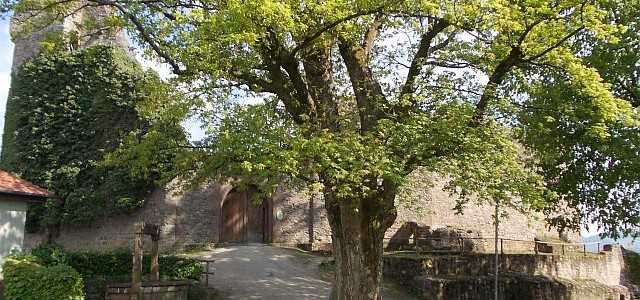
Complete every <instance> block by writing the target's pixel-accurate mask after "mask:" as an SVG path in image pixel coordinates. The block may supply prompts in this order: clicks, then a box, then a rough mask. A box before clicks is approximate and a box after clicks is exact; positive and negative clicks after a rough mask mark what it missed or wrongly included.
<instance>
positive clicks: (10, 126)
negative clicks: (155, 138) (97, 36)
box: [0, 46, 161, 230]
mask: <svg viewBox="0 0 640 300" xmlns="http://www.w3.org/2000/svg"><path fill="white" fill-rule="evenodd" d="M154 85H155V86H160V85H161V82H160V80H159V79H158V78H157V76H156V75H155V74H153V73H150V72H143V71H142V70H141V68H140V66H139V64H138V63H137V62H135V61H134V60H133V59H132V58H129V57H128V56H127V54H125V53H124V52H123V51H122V50H120V49H119V48H115V47H112V46H93V47H90V48H87V49H83V50H80V51H72V52H52V53H48V54H42V55H40V56H38V57H37V58H35V59H33V60H31V61H29V62H26V63H25V64H24V65H23V66H22V67H21V68H20V70H19V71H18V72H17V74H14V77H13V80H12V87H11V91H10V96H9V100H8V111H7V125H6V127H5V128H6V129H5V130H6V134H5V135H4V142H3V151H2V157H0V163H1V166H2V168H3V169H6V170H9V171H13V172H16V173H18V174H20V175H21V176H22V177H23V178H24V179H26V180H29V181H31V182H33V183H35V184H37V185H40V186H42V187H45V188H48V189H50V190H53V191H55V193H56V194H55V196H54V197H52V198H51V199H49V201H48V202H47V203H46V205H44V206H34V207H32V208H31V209H30V210H29V216H28V222H27V230H34V229H37V228H38V227H39V224H40V222H41V221H43V222H44V223H45V224H59V223H65V224H76V225H79V224H85V223H87V222H90V221H91V220H94V219H96V218H99V217H106V216H111V215H115V214H120V213H127V212H131V211H132V210H134V209H135V208H137V207H140V206H141V205H143V204H144V199H145V197H146V196H147V195H148V194H149V192H150V190H151V188H152V186H153V179H154V178H151V177H148V178H147V179H143V178H140V177H134V176H131V173H130V171H129V170H128V168H127V167H126V166H125V167H114V166H109V165H106V164H104V163H103V157H104V155H105V154H107V153H109V152H110V151H112V150H113V149H115V148H116V147H118V146H119V145H120V144H121V142H122V141H123V138H124V137H125V135H127V134H128V133H129V132H131V131H134V130H144V129H145V128H147V127H148V123H147V122H146V121H144V120H142V118H141V117H140V116H139V115H138V112H137V111H136V105H137V103H138V102H140V101H141V100H143V99H145V98H147V97H149V94H151V92H147V91H149V90H150V89H152V88H153V86H154ZM153 93H155V94H154V95H156V96H158V95H159V94H158V93H157V92H153Z"/></svg>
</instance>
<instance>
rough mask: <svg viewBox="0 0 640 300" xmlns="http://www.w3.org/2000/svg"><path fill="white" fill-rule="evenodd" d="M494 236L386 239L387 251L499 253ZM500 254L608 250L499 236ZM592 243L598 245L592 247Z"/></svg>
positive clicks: (601, 246) (385, 246) (583, 244)
mask: <svg viewBox="0 0 640 300" xmlns="http://www.w3.org/2000/svg"><path fill="white" fill-rule="evenodd" d="M495 245H496V243H495V239H494V238H479V237H419V238H415V237H410V238H393V237H391V238H385V239H384V249H385V252H398V251H403V252H417V253H463V252H466V253H495V252H496V249H495ZM497 245H498V249H497V250H498V252H499V253H500V254H527V253H532V254H557V255H568V254H575V253H582V254H583V255H585V256H586V255H588V254H589V253H597V254H599V253H601V252H602V251H606V250H607V249H605V247H604V246H605V244H604V243H601V242H593V243H561V242H545V241H537V240H534V241H531V240H519V239H510V238H498V243H497ZM589 245H595V246H594V247H591V246H589Z"/></svg>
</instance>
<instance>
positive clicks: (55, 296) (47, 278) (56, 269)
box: [3, 258, 84, 300]
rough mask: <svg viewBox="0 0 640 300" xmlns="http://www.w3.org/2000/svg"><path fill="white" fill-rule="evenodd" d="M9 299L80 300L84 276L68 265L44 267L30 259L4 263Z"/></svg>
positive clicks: (7, 296) (6, 293)
mask: <svg viewBox="0 0 640 300" xmlns="http://www.w3.org/2000/svg"><path fill="white" fill-rule="evenodd" d="M3 273H4V284H5V287H4V294H3V295H4V297H5V299H6V300H19V299H20V300H22V299H24V300H80V299H84V296H83V292H82V277H80V274H78V272H76V270H74V269H73V268H71V267H69V266H67V265H55V266H49V267H48V266H41V265H38V264H37V263H34V262H30V261H27V260H16V259H13V258H9V259H7V260H6V261H5V262H4V264H3Z"/></svg>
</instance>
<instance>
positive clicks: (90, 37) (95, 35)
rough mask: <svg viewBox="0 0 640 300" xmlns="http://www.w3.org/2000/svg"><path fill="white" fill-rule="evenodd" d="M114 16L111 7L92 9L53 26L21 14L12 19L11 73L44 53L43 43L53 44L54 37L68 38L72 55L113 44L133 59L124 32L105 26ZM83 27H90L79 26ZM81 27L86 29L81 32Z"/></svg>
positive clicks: (31, 16)
mask: <svg viewBox="0 0 640 300" xmlns="http://www.w3.org/2000/svg"><path fill="white" fill-rule="evenodd" d="M111 14H112V11H111V9H110V8H109V7H106V6H97V7H96V6H89V7H85V8H83V9H81V10H79V11H77V12H75V13H74V14H72V15H69V16H67V17H65V18H64V19H58V20H55V21H53V22H50V21H49V20H48V18H46V17H45V16H42V15H39V14H31V13H21V14H18V15H15V16H14V17H13V18H12V19H11V32H12V36H13V38H12V40H13V42H14V44H15V47H14V50H13V63H12V67H11V72H12V73H15V72H17V71H18V69H19V68H20V66H22V64H23V63H25V62H26V61H28V60H30V59H32V58H34V57H36V56H37V55H38V54H39V53H40V51H41V50H42V43H43V42H46V41H47V40H50V39H51V38H52V36H65V37H66V39H67V41H66V42H67V45H66V46H67V48H68V50H69V51H72V50H77V49H82V48H87V47H89V46H91V45H98V44H113V45H118V46H119V47H121V48H122V49H123V50H125V51H127V52H129V53H131V56H133V52H132V49H131V46H130V43H129V41H128V40H127V37H126V35H125V33H124V30H122V29H114V28H108V27H107V26H105V25H104V23H105V22H104V21H105V20H106V19H107V18H108V17H109V15H111ZM43 20H47V21H43ZM41 23H44V24H41ZM89 23H90V24H89ZM25 24H29V26H30V27H32V28H31V30H28V31H27V30H26V29H25V28H24V27H25ZM81 24H83V25H90V26H87V27H85V26H78V25H81ZM79 27H83V28H82V29H79Z"/></svg>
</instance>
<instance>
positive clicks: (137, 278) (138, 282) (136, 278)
mask: <svg viewBox="0 0 640 300" xmlns="http://www.w3.org/2000/svg"><path fill="white" fill-rule="evenodd" d="M133 227H134V232H135V237H134V241H133V270H132V272H131V297H130V299H131V300H140V299H142V236H143V235H142V231H143V229H144V223H143V222H136V223H135V224H134V225H133Z"/></svg>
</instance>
